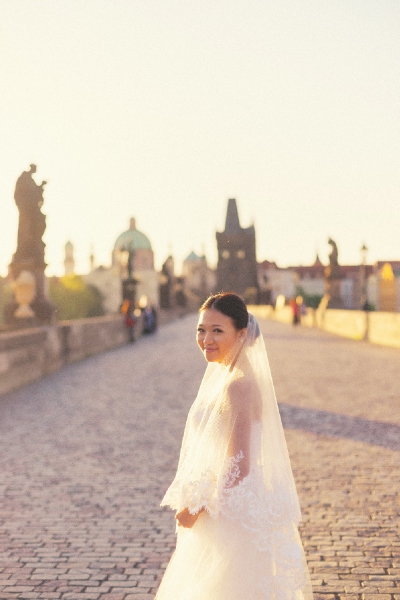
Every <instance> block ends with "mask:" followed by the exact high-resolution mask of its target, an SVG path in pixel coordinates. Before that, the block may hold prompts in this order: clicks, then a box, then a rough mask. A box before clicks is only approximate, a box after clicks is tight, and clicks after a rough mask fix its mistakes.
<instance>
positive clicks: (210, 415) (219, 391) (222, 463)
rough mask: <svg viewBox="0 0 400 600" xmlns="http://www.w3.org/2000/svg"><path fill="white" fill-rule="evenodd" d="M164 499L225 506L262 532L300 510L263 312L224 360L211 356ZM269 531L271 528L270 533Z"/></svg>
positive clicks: (214, 511)
mask: <svg viewBox="0 0 400 600" xmlns="http://www.w3.org/2000/svg"><path fill="white" fill-rule="evenodd" d="M161 505H162V506H163V505H169V506H170V507H171V508H174V509H176V510H181V509H183V508H184V507H187V508H188V509H189V511H190V512H191V513H192V514H195V513H197V512H198V511H199V510H200V509H201V508H204V509H206V510H207V511H208V512H209V514H210V515H211V516H213V517H217V516H219V515H220V514H224V515H226V516H228V517H229V518H234V519H237V520H239V521H240V522H242V524H243V526H244V527H245V528H246V529H248V530H253V531H254V532H255V533H258V536H257V537H258V538H259V542H260V543H261V544H262V538H265V534H266V530H268V531H270V529H271V526H272V527H273V528H275V527H276V526H279V525H280V526H282V524H283V523H285V522H286V523H287V522H288V521H292V522H294V523H295V524H297V523H298V522H299V520H300V518H301V514H300V506H299V501H298V496H297V492H296V487H295V483H294V479H293V475H292V470H291V466H290V460H289V455H288V451H287V447H286V441H285V437H284V433H283V428H282V423H281V419H280V415H279V411H278V406H277V402H276V398H275V392H274V387H273V383H272V377H271V372H270V368H269V363H268V357H267V353H266V349H265V345H264V340H263V337H262V335H260V329H259V326H258V323H257V321H256V319H255V318H254V317H253V315H249V323H248V326H247V329H246V336H245V339H244V342H243V341H238V342H237V344H236V345H235V346H234V347H233V348H232V350H231V351H230V353H229V355H228V356H227V357H226V359H225V360H224V362H223V363H209V364H208V366H207V369H206V372H205V374H204V377H203V380H202V382H201V385H200V388H199V391H198V394H197V397H196V399H195V401H194V403H193V405H192V407H191V409H190V412H189V414H188V418H187V422H186V428H185V432H184V436H183V441H182V447H181V454H180V459H179V464H178V469H177V472H176V476H175V479H174V481H173V482H172V484H171V486H170V487H169V489H168V491H167V493H166V494H165V496H164V498H163V500H162V503H161ZM267 535H268V534H267Z"/></svg>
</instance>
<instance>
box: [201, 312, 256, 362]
mask: <svg viewBox="0 0 400 600" xmlns="http://www.w3.org/2000/svg"><path fill="white" fill-rule="evenodd" d="M244 331H245V330H244V329H236V327H235V326H234V324H233V321H232V319H231V318H230V317H228V316H226V315H224V314H223V313H221V312H219V310H215V309H214V308H207V309H206V310H203V311H202V312H201V313H200V317H199V322H198V325H197V343H198V345H199V347H200V350H201V351H202V352H203V354H204V356H205V359H206V360H207V361H208V362H221V361H223V360H224V358H225V356H226V355H227V354H228V352H229V351H230V350H231V349H232V348H233V346H234V345H235V344H236V343H237V341H238V340H239V339H244Z"/></svg>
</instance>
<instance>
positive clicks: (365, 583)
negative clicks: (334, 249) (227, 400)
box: [0, 316, 400, 600]
mask: <svg viewBox="0 0 400 600" xmlns="http://www.w3.org/2000/svg"><path fill="white" fill-rule="evenodd" d="M195 322H196V317H194V316H188V317H186V318H184V319H181V320H179V321H177V322H175V323H171V324H169V325H166V326H164V327H163V328H161V330H160V331H159V332H158V333H157V334H156V335H155V336H154V337H147V338H142V339H140V340H139V341H138V342H137V343H135V344H133V345H131V346H125V347H123V348H120V349H118V350H115V351H112V352H109V353H107V354H103V355H100V356H97V357H94V358H91V359H88V360H86V361H83V362H81V363H79V364H74V365H70V366H69V367H67V368H65V369H64V370H63V371H61V372H58V373H56V374H54V375H53V376H51V377H49V378H47V379H45V380H43V381H40V382H37V383H35V384H33V385H30V386H29V387H26V388H24V389H22V390H19V391H17V392H14V393H11V394H8V395H6V396H3V397H1V398H0V449H1V454H0V464H1V469H0V600H6V599H8V598H20V599H24V598H25V599H28V598H42V599H45V600H50V599H53V598H55V599H66V598H70V599H73V600H79V599H87V600H145V599H146V600H152V599H153V598H154V594H155V590H156V588H157V585H158V582H159V579H160V577H161V574H162V572H163V569H164V567H165V565H166V563H167V562H168V560H169V557H170V555H171V552H172V550H173V547H174V519H173V514H172V512H171V511H167V510H164V509H160V508H159V506H158V505H159V502H160V500H161V498H162V496H163V493H164V491H165V489H166V487H167V486H168V483H169V482H170V480H171V478H172V477H173V474H174V470H175V467H176V463H177V458H178V452H179V446H180V440H181V436H182V431H183V427H184V423H185V418H186V414H187V410H188V408H189V406H190V404H191V402H192V400H193V398H194V396H195V393H196V391H197V388H198V385H199V382H200V380H201V376H202V373H203V371H204V368H205V363H204V360H203V358H202V356H201V354H200V352H199V351H198V350H197V348H196V346H195V342H194V330H195ZM262 329H263V333H264V335H265V339H266V344H267V349H268V351H269V356H270V362H271V369H272V374H273V377H274V381H275V386H276V390H277V395H278V400H279V403H280V408H281V414H282V418H283V421H284V425H285V430H286V436H287V441H288V445H289V451H290V454H291V459H292V465H293V470H294V474H295V478H296V481H297V485H298V491H299V495H300V498H301V503H302V507H303V517H304V522H303V524H302V528H301V534H302V538H303V541H304V545H305V549H306V553H307V558H308V562H309V566H310V570H311V573H312V578H313V582H314V590H315V594H316V598H317V599H319V600H321V599H324V600H333V599H339V598H346V599H350V598H351V599H355V598H360V599H361V598H363V599H365V600H369V599H371V600H372V599H375V598H376V599H378V598H379V600H400V531H399V524H400V518H399V497H400V495H399V494H400V491H399V490H400V460H399V458H400V378H399V372H400V351H398V350H393V349H388V348H383V347H377V346H372V345H367V344H363V343H360V342H352V341H351V340H346V339H342V338H337V337H333V336H330V335H328V334H325V333H323V332H321V331H314V330H310V329H302V328H299V329H293V328H291V327H290V326H288V325H283V324H280V323H275V322H271V321H265V322H263V323H262ZM171 600H173V599H171ZM243 600H252V599H251V598H246V599H245V598H244V599H243Z"/></svg>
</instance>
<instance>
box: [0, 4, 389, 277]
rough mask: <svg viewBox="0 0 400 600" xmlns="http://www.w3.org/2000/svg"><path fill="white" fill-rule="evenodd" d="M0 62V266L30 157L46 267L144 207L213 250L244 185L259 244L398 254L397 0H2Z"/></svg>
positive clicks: (245, 215)
mask: <svg viewBox="0 0 400 600" xmlns="http://www.w3.org/2000/svg"><path fill="white" fill-rule="evenodd" d="M0 78H1V82H2V84H1V94H0V139H1V145H2V165H1V169H0V196H1V235H0V273H1V274H5V273H6V270H7V265H8V263H9V262H10V260H11V257H12V254H13V252H15V249H16V233H17V219H18V213H17V209H16V207H15V204H14V199H13V192H14V186H15V181H16V179H17V177H18V176H19V175H20V173H21V172H22V171H23V170H27V169H28V168H29V163H31V162H35V163H36V164H37V165H38V172H37V174H36V175H37V177H36V180H37V181H38V182H41V180H42V179H46V180H48V186H47V187H46V191H45V205H44V207H43V212H45V213H46V214H47V231H46V233H45V242H46V244H47V247H46V260H47V262H48V263H49V267H48V270H47V273H48V274H53V273H62V272H63V266H62V260H63V247H64V244H65V242H66V241H67V240H71V241H72V242H73V244H74V245H75V252H76V258H77V268H78V270H79V271H81V272H86V271H87V270H88V255H89V253H90V245H91V244H93V247H94V252H95V255H96V260H97V263H103V264H109V262H110V254H111V250H112V247H113V244H114V241H115V239H116V237H117V236H118V234H119V233H121V232H122V231H124V230H125V229H127V227H128V222H129V217H130V216H135V217H136V219H137V225H138V228H139V229H140V230H141V231H143V232H144V233H146V234H147V235H148V237H149V238H150V240H151V242H152V245H153V249H154V251H155V256H156V263H157V266H160V264H161V263H162V262H163V261H164V260H165V258H166V256H167V254H168V253H169V252H170V251H171V250H172V253H173V254H174V256H175V257H176V260H177V262H179V261H181V260H182V259H183V258H184V257H185V256H186V255H187V254H188V253H189V252H190V251H191V250H192V249H193V250H195V251H196V252H198V253H200V252H202V249H203V247H204V249H205V252H206V254H207V256H208V258H209V260H210V262H211V263H214V262H215V259H216V244H215V231H216V230H221V229H223V226H224V219H225V212H226V206H227V200H228V198H230V197H235V198H236V199H237V201H238V206H239V215H240V218H241V222H242V225H243V226H248V225H250V224H251V223H252V222H254V224H255V226H256V233H257V252H258V259H259V260H263V259H266V258H267V259H270V260H276V261H277V262H278V264H280V265H281V266H286V265H288V264H310V263H311V262H313V260H314V257H315V252H316V250H317V249H318V250H319V252H320V256H321V258H322V260H326V258H327V254H328V251H329V247H328V245H327V238H328V236H332V237H333V238H334V239H335V240H336V242H337V244H338V247H339V261H340V262H341V263H358V262H359V261H360V251H359V250H360V246H361V245H362V243H363V242H365V243H366V244H367V246H368V247H369V249H370V251H369V260H370V261H374V260H377V259H394V258H397V259H399V258H400V145H399V142H400V118H399V115H400V3H399V1H398V0H192V1H190V0H189V1H188V0H84V1H82V0H12V1H10V0H0Z"/></svg>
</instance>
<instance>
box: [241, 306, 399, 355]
mask: <svg viewBox="0 0 400 600" xmlns="http://www.w3.org/2000/svg"><path fill="white" fill-rule="evenodd" d="M249 310H250V311H251V312H252V313H253V314H254V315H255V316H256V317H260V318H266V319H274V320H276V321H280V322H281V323H291V322H292V313H291V310H290V307H289V306H284V307H283V308H282V309H280V310H274V309H273V308H272V306H250V307H249ZM301 324H302V325H303V326H306V327H318V328H319V329H323V330H324V331H329V332H330V333H334V334H336V335H342V336H344V337H348V338H352V339H353V340H365V341H369V342H372V343H374V344H380V345H382V346H391V347H393V348H400V313H388V312H368V313H367V312H365V311H361V310H336V309H327V310H319V309H318V310H313V309H311V308H309V309H308V311H307V314H306V315H304V316H303V317H302V319H301Z"/></svg>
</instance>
